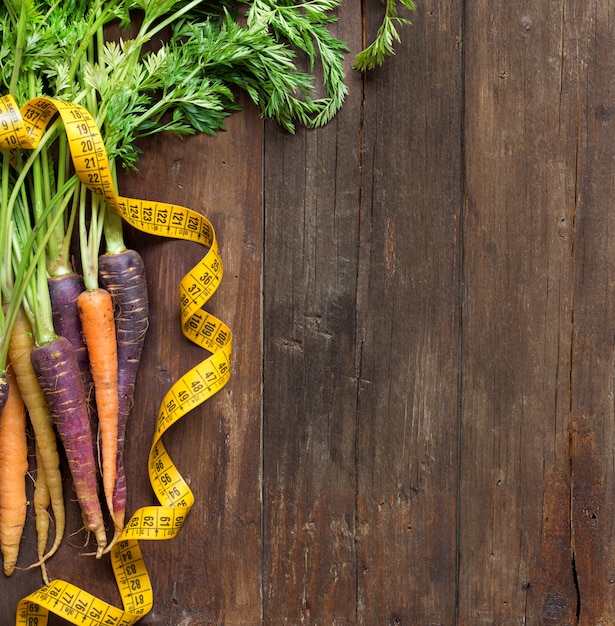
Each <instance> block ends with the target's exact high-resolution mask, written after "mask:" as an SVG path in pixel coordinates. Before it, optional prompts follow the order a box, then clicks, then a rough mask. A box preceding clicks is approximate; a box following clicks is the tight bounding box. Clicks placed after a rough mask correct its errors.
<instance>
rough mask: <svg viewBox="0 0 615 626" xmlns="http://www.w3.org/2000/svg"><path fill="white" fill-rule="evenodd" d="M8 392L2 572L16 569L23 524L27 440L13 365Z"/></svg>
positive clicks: (2, 427)
mask: <svg viewBox="0 0 615 626" xmlns="http://www.w3.org/2000/svg"><path fill="white" fill-rule="evenodd" d="M7 376H8V378H9V394H8V398H7V401H6V404H5V405H4V410H3V411H2V417H1V418H0V486H1V488H0V548H1V550H2V558H3V566H4V573H5V574H6V575H7V576H10V575H11V574H12V573H13V572H14V571H15V565H16V563H17V556H18V554H19V544H20V542H21V535H22V534H23V528H24V524H25V523H26V507H27V499H26V473H27V471H28V442H27V439H26V410H25V407H24V403H23V399H22V397H21V394H20V393H19V388H18V387H17V382H16V380H15V376H14V373H13V371H12V368H10V367H9V368H7Z"/></svg>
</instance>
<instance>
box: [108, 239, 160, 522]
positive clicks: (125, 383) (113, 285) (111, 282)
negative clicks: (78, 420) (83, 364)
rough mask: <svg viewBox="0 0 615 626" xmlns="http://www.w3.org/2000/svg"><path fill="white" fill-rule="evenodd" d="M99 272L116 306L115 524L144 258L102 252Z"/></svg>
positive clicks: (144, 312)
mask: <svg viewBox="0 0 615 626" xmlns="http://www.w3.org/2000/svg"><path fill="white" fill-rule="evenodd" d="M98 273H99V282H100V286H101V287H103V288H104V289H106V290H107V291H108V292H109V293H110V294H111V298H112V299H113V305H114V308H115V327H116V335H117V358H118V394H119V417H118V438H117V464H116V467H117V476H116V481H115V489H114V493H113V509H114V510H113V517H114V520H115V521H116V524H123V519H124V515H125V511H126V473H125V470H124V441H125V438H126V424H127V422H128V416H129V413H130V410H131V408H132V404H133V400H134V391H135V382H136V378H137V372H138V369H139V362H140V360H141V352H142V350H143V341H144V339H145V333H146V332H147V327H148V324H149V302H148V295H147V283H146V280H145V268H144V265H143V259H142V258H141V256H140V255H139V254H138V253H137V252H136V251H134V250H124V251H122V252H119V253H116V254H103V255H102V256H101V257H100V258H99V260H98ZM117 530H121V528H116V531H117Z"/></svg>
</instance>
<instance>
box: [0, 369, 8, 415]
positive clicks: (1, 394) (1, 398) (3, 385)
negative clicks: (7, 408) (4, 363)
mask: <svg viewBox="0 0 615 626" xmlns="http://www.w3.org/2000/svg"><path fill="white" fill-rule="evenodd" d="M8 396H9V380H8V378H7V377H6V374H5V375H4V376H0V414H1V413H2V410H3V409H4V405H5V404H6V400H7V398H8Z"/></svg>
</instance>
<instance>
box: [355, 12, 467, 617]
mask: <svg viewBox="0 0 615 626" xmlns="http://www.w3.org/2000/svg"><path fill="white" fill-rule="evenodd" d="M421 4H422V6H419V7H418V10H417V12H415V13H414V14H413V21H414V26H413V27H412V29H410V30H409V31H407V32H406V36H405V37H404V40H405V43H404V45H403V46H402V47H401V48H400V49H399V51H398V55H397V56H396V57H395V58H394V60H393V61H394V62H393V63H390V64H388V65H387V66H384V67H383V68H382V71H379V72H377V73H373V74H372V75H370V76H367V78H366V82H365V85H364V102H365V105H364V125H363V128H362V141H363V163H362V172H363V176H362V181H361V182H362V189H361V204H360V229H359V231H358V240H359V244H358V245H359V254H358V272H357V282H358V285H357V314H356V315H357V320H358V328H357V331H356V332H357V334H356V337H357V339H356V346H355V348H356V354H357V357H356V362H357V375H358V376H357V377H358V389H357V404H358V407H357V418H356V433H355V436H356V442H357V443H356V446H357V451H356V472H357V528H356V533H357V566H358V573H357V589H358V592H357V603H358V611H359V621H358V623H361V624H365V625H367V624H408V625H410V624H413V625H417V626H418V625H420V626H425V625H433V624H452V623H453V622H454V619H455V602H456V598H455V586H456V558H457V552H456V541H457V539H456V525H457V512H456V502H457V458H458V451H459V449H458V445H459V444H458V433H457V425H458V420H459V411H458V385H459V323H460V307H459V272H460V265H459V263H460V244H461V239H460V235H461V231H460V223H461V207H462V189H461V186H460V183H461V180H462V167H463V161H462V150H461V147H462V141H461V132H462V105H463V100H462V97H461V95H462V80H461V79H462V74H461V63H462V49H461V45H460V40H459V37H460V34H461V23H462V6H461V5H460V4H459V3H433V4H429V3H421ZM373 19H374V21H375V14H374V15H373ZM408 35H410V36H408ZM417 94H421V96H420V97H417ZM436 137H437V139H435V138H436Z"/></svg>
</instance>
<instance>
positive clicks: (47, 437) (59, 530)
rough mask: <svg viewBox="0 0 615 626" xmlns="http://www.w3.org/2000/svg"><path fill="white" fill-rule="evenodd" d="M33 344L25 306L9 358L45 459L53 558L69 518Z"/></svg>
mask: <svg viewBox="0 0 615 626" xmlns="http://www.w3.org/2000/svg"><path fill="white" fill-rule="evenodd" d="M33 347H34V339H33V338H32V327H31V326H30V322H29V321H28V318H27V317H26V314H25V312H24V311H23V309H22V310H20V311H19V314H18V315H17V319H16V320H15V325H14V326H13V332H12V334H11V338H10V340H9V358H10V360H11V364H12V366H13V369H14V372H15V378H16V379H17V384H18V386H19V391H20V392H21V395H22V398H23V401H24V403H25V405H26V408H27V409H28V415H29V416H30V423H31V424H32V428H33V430H34V438H35V440H36V445H37V447H38V449H39V453H40V458H41V461H42V463H41V466H42V467H43V468H44V471H45V480H46V482H47V488H48V489H49V495H50V498H51V508H52V510H53V515H54V518H55V528H56V532H55V538H54V542H53V545H52V547H51V548H50V550H49V553H48V554H47V555H46V558H49V556H51V555H52V554H53V553H54V552H55V551H56V550H57V549H58V547H59V546H60V544H61V542H62V537H63V536H64V528H65V524H66V517H65V510H64V495H63V489H62V475H61V474H60V457H59V455H58V446H57V439H56V433H55V431H54V429H53V423H52V419H51V413H50V412H49V408H48V406H47V401H46V400H45V396H44V394H43V391H42V389H41V387H40V384H39V382H38V379H37V376H36V372H35V371H34V368H33V367H32V362H31V360H30V354H31V352H32V348H33Z"/></svg>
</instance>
